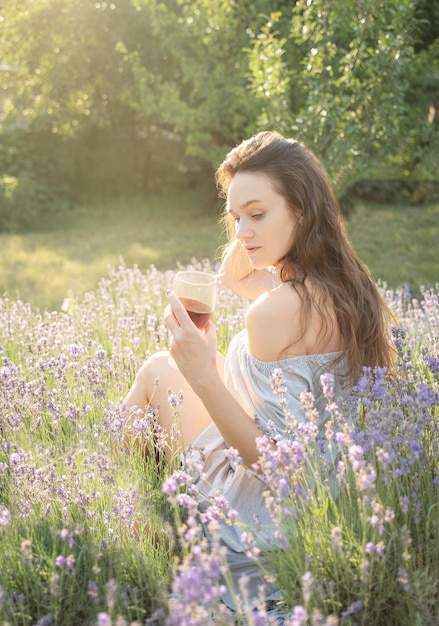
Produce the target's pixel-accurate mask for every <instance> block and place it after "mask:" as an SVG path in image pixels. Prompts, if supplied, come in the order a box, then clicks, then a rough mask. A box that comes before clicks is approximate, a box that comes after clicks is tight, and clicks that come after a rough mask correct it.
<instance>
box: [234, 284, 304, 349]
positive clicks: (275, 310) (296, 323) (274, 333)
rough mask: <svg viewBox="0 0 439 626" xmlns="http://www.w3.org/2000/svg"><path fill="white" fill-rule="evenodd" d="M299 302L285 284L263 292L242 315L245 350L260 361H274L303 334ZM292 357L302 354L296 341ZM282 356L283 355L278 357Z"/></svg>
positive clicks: (289, 287)
mask: <svg viewBox="0 0 439 626" xmlns="http://www.w3.org/2000/svg"><path fill="white" fill-rule="evenodd" d="M301 311H302V301H301V298H300V296H299V294H298V293H297V292H296V291H295V290H294V289H292V288H291V286H290V285H289V284H287V283H284V284H282V285H279V286H278V287H276V288H275V289H272V290H270V291H267V292H265V293H264V294H262V295H261V296H260V297H259V298H257V300H255V301H254V302H253V304H252V305H251V306H250V307H249V309H248V311H247V314H246V320H245V321H246V327H247V332H248V341H249V348H250V351H251V353H252V354H253V355H254V356H255V357H256V358H257V359H260V360H261V361H275V360H277V359H279V358H284V357H285V356H291V355H290V354H288V355H284V354H283V353H284V352H285V350H287V349H288V347H289V346H291V344H293V343H296V342H297V341H298V339H300V337H301V335H303V329H302V328H301V323H300V319H301ZM295 350H296V351H297V352H295V353H296V354H300V353H302V352H301V351H302V348H301V346H300V342H299V343H298V344H297V345H296V348H295ZM281 355H283V356H281Z"/></svg>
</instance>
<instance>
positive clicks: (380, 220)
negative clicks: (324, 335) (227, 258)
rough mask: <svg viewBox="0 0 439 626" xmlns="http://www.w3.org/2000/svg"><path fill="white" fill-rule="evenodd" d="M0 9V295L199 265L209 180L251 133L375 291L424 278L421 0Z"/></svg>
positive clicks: (192, 1) (427, 281) (437, 240)
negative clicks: (325, 179)
mask: <svg viewBox="0 0 439 626" xmlns="http://www.w3.org/2000/svg"><path fill="white" fill-rule="evenodd" d="M3 4H4V6H0V245H1V250H0V294H2V293H5V292H7V293H9V295H10V297H14V298H15V297H20V298H22V299H24V300H26V301H30V302H31V303H32V304H33V305H34V306H38V307H42V308H44V307H48V308H59V307H60V306H61V304H62V301H63V299H64V297H66V296H67V295H68V293H69V292H71V293H73V294H75V295H77V296H80V295H81V294H83V293H84V292H85V291H88V290H91V289H94V288H95V286H96V284H97V282H98V280H99V278H100V277H102V276H105V274H106V272H107V267H108V265H109V264H110V265H113V266H114V265H117V264H118V263H119V259H120V258H123V259H124V261H125V263H126V264H127V265H134V264H137V265H139V266H140V267H145V268H146V267H148V266H149V264H151V263H153V264H154V265H156V266H157V267H158V268H159V269H163V270H165V269H167V268H174V267H176V265H177V263H182V264H186V263H188V262H190V260H191V258H193V257H195V258H197V259H202V258H205V257H207V258H209V259H211V260H215V258H217V256H218V248H219V246H220V245H221V244H222V243H224V238H223V235H222V233H221V230H220V228H219V226H218V215H219V210H220V203H219V202H218V199H217V197H216V190H215V187H214V183H213V174H214V171H215V169H216V167H217V166H218V164H219V162H220V161H221V160H222V158H223V157H224V155H225V153H226V152H227V151H228V150H229V149H230V148H231V147H233V146H234V145H236V144H237V143H238V142H240V141H241V140H242V139H243V138H245V137H247V136H249V135H251V134H253V133H254V132H257V131H259V130H262V129H266V128H271V129H276V130H279V131H281V132H282V133H284V134H285V135H287V136H294V137H296V138H297V139H299V140H301V141H303V142H304V143H306V144H307V145H308V146H309V147H310V148H311V149H312V150H313V151H314V152H315V153H316V154H317V156H318V157H319V158H320V159H321V160H322V161H323V163H324V165H325V167H326V169H327V171H328V173H329V175H330V177H331V180H332V181H333V184H334V188H335V190H336V193H337V196H338V198H339V200H340V204H341V207H342V210H343V213H344V216H345V219H346V221H347V224H348V233H349V236H350V238H351V241H352V243H353V245H354V247H355V249H356V250H357V252H358V253H359V255H360V257H361V258H362V259H363V260H364V261H365V262H366V264H367V265H368V266H369V268H370V270H371V272H372V274H373V276H374V277H375V278H376V279H377V280H383V281H385V282H386V283H387V284H388V285H389V286H391V287H397V286H399V285H409V286H410V288H411V289H412V290H413V291H417V290H419V287H420V286H421V285H425V286H430V285H434V284H435V283H436V282H438V281H439V269H438V264H439V261H438V258H439V254H438V252H439V235H438V228H439V219H438V206H439V176H438V171H439V170H438V166H439V133H438V127H439V116H438V115H437V109H438V107H439V37H438V35H439V4H438V3H437V2H433V1H431V0H415V1H414V2H413V1H409V0H362V2H361V3H360V2H358V1H357V0H333V2H331V3H328V2H326V0H325V1H324V0H313V2H312V3H311V2H307V1H306V0H297V1H296V2H290V1H286V0H252V1H250V0H240V1H239V2H235V1H230V0H227V1H226V0H217V1H216V2H211V0H166V1H165V2H157V1H156V0H114V2H99V1H91V0H82V1H81V2H71V1H70V0H9V1H8V3H3Z"/></svg>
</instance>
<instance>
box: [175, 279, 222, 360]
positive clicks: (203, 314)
mask: <svg viewBox="0 0 439 626" xmlns="http://www.w3.org/2000/svg"><path fill="white" fill-rule="evenodd" d="M216 288H217V279H216V276H214V275H213V274H209V273H208V272H200V271H198V270H184V271H182V272H177V273H176V275H175V277H174V283H173V289H174V293H175V295H176V296H178V297H179V299H180V301H181V303H182V304H183V306H184V308H185V309H186V311H187V312H188V314H189V317H190V318H191V320H192V321H193V323H194V324H195V326H196V327H197V328H198V329H199V330H200V331H201V332H203V331H204V329H205V328H206V326H207V325H208V323H209V320H210V319H211V317H212V314H213V311H214V309H215V303H216ZM169 364H170V365H171V366H172V367H174V368H176V369H177V364H176V363H175V361H174V359H173V358H172V357H170V358H169Z"/></svg>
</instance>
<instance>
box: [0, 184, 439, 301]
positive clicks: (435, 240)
mask: <svg viewBox="0 0 439 626" xmlns="http://www.w3.org/2000/svg"><path fill="white" fill-rule="evenodd" d="M218 218H219V213H218V203H217V202H216V199H215V196H214V193H213V189H212V187H206V188H203V189H198V190H194V189H192V190H188V191H181V192H172V193H166V194H162V195H155V196H151V197H148V198H136V199H126V200H113V201H111V202H106V203H101V204H97V205H93V206H88V207H82V208H78V209H75V210H74V211H73V212H72V213H71V214H70V215H69V216H68V217H60V218H57V220H56V221H54V222H53V223H52V224H51V227H50V229H48V230H46V231H45V232H37V233H26V234H16V235H5V234H1V235H0V246H1V253H0V294H2V295H3V294H4V293H5V292H7V293H8V294H9V296H10V297H11V298H16V297H19V298H21V299H22V300H24V301H26V302H30V303H31V304H32V305H33V306H37V307H40V308H42V309H44V308H48V309H55V310H56V309H59V308H60V307H61V305H62V302H63V300H64V298H65V297H67V296H68V295H69V294H73V295H74V296H77V297H81V296H82V295H83V294H84V293H85V292H87V291H92V290H94V289H95V287H96V286H97V283H98V281H99V279H100V278H101V277H103V276H106V275H107V271H108V266H113V267H115V266H117V265H118V263H119V259H120V258H122V259H123V260H124V262H125V263H126V265H127V266H128V267H130V266H133V265H138V266H139V267H140V269H142V270H143V269H146V268H148V267H149V266H150V265H151V264H153V265H155V266H156V267H157V268H158V269H159V270H162V271H164V270H167V269H175V268H176V266H177V264H178V263H182V264H183V265H185V264H187V263H190V261H191V259H192V258H196V259H198V260H201V259H204V258H208V259H210V260H211V261H213V260H215V259H217V258H218V249H219V247H220V246H221V245H222V244H223V243H224V242H225V239H224V235H223V234H222V232H221V228H220V226H219V224H218ZM348 234H349V237H350V240H351V242H352V245H353V246H354V248H355V249H356V251H357V252H358V254H359V256H360V258H361V259H362V260H363V261H364V262H365V263H366V265H367V266H368V267H369V269H370V271H371V273H372V275H373V277H374V278H375V279H376V280H381V281H383V282H385V283H386V284H387V285H388V287H390V288H395V287H398V286H400V285H405V284H408V285H409V286H410V287H411V288H412V289H413V290H415V291H416V290H417V289H418V288H419V286H421V285H424V286H427V287H428V286H434V285H435V284H436V283H438V282H439V205H437V204H436V205H431V206H428V207H410V206H384V205H370V204H367V205H366V204H359V205H358V206H357V207H356V210H355V211H354V212H353V214H352V215H351V217H350V219H349V222H348Z"/></svg>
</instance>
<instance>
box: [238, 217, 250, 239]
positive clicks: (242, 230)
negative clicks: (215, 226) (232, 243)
mask: <svg viewBox="0 0 439 626" xmlns="http://www.w3.org/2000/svg"><path fill="white" fill-rule="evenodd" d="M252 236H253V231H252V230H251V228H250V227H249V224H247V222H245V221H244V220H240V222H239V224H238V226H237V227H236V238H237V239H239V240H240V241H242V240H244V239H249V238H250V237H252Z"/></svg>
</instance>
